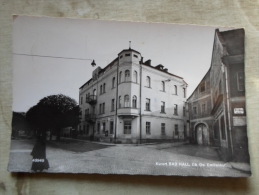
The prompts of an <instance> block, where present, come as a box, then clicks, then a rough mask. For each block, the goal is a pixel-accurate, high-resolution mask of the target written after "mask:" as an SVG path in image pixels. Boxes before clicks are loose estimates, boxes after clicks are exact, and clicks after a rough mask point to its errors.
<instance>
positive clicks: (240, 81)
mask: <svg viewBox="0 0 259 195" xmlns="http://www.w3.org/2000/svg"><path fill="white" fill-rule="evenodd" d="M237 90H238V91H244V90H245V75H244V72H238V73H237Z"/></svg>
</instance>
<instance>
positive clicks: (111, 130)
mask: <svg viewBox="0 0 259 195" xmlns="http://www.w3.org/2000/svg"><path fill="white" fill-rule="evenodd" d="M113 126H114V125H113V121H110V134H113Z"/></svg>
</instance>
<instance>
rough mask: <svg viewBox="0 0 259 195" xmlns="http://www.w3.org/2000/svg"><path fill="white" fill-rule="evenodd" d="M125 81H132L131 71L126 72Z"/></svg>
mask: <svg viewBox="0 0 259 195" xmlns="http://www.w3.org/2000/svg"><path fill="white" fill-rule="evenodd" d="M125 81H130V71H129V70H125Z"/></svg>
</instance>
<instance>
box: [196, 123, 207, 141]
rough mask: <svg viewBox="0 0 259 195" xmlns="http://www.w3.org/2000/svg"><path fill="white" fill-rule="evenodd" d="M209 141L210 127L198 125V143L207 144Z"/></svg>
mask: <svg viewBox="0 0 259 195" xmlns="http://www.w3.org/2000/svg"><path fill="white" fill-rule="evenodd" d="M208 141H209V135H208V128H207V127H206V125H204V124H199V125H197V126H196V142H197V144H198V145H207V144H208Z"/></svg>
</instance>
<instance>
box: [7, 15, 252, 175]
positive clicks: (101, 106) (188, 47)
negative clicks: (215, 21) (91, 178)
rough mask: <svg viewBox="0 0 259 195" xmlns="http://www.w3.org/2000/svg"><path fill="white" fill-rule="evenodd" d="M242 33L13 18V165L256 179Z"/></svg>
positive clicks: (65, 170) (56, 170)
mask: <svg viewBox="0 0 259 195" xmlns="http://www.w3.org/2000/svg"><path fill="white" fill-rule="evenodd" d="M244 41H245V30H244V29H242V28H234V27H231V28H230V27H228V28H223V27H211V26H196V25H179V24H178V25H176V24H164V23H141V22H125V21H124V22H120V21H102V20H90V19H69V18H51V17H32V16H15V17H14V20H13V54H12V55H13V119H12V137H11V149H10V160H9V165H8V170H9V171H10V172H28V173H40V172H45V173H87V174H129V175H166V176H205V177H249V176H250V175H251V168H250V159H249V151H248V138H247V132H248V128H247V123H246V118H247V115H246V98H245V60H244V56H245V47H244Z"/></svg>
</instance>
